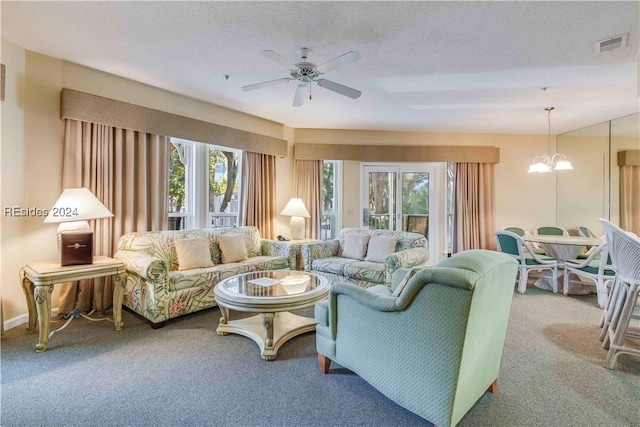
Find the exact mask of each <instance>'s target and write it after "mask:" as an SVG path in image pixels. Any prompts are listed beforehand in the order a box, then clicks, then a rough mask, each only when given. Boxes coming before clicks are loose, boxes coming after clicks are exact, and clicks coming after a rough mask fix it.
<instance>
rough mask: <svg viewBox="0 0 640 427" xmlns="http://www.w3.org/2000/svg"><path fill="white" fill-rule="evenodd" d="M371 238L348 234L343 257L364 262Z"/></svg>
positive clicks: (345, 239) (363, 235) (365, 235)
mask: <svg viewBox="0 0 640 427" xmlns="http://www.w3.org/2000/svg"><path fill="white" fill-rule="evenodd" d="M370 237H371V236H369V235H368V234H347V235H346V237H345V238H344V249H343V250H342V257H343V258H351V259H359V260H363V259H364V256H365V254H366V253H367V244H368V243H369V238H370Z"/></svg>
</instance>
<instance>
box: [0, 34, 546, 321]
mask: <svg viewBox="0 0 640 427" xmlns="http://www.w3.org/2000/svg"><path fill="white" fill-rule="evenodd" d="M2 63H3V64H6V66H7V71H6V73H7V90H6V100H5V101H4V102H3V103H2V150H1V162H2V174H1V177H2V182H1V186H2V195H1V200H2V207H3V208H4V207H6V206H21V207H39V208H43V209H49V208H50V207H51V206H52V205H53V203H54V202H55V200H56V199H57V197H58V196H59V194H60V192H61V191H62V188H61V180H62V177H61V171H62V140H63V126H62V122H61V121H60V116H59V95H60V91H61V89H62V88H63V87H68V88H71V89H75V90H79V91H83V92H87V93H92V94H95V95H100V96H105V97H108V98H112V99H117V100H120V101H124V102H130V103H132V104H137V105H142V106H145V107H149V108H155V109H159V110H162V111H167V112H171V113H176V114H180V115H184V116H187V117H192V118H196V119H200V120H206V121H210V122H213V123H218V124H221V125H224V126H230V127H235V128H237V129H241V130H246V131H249V132H256V133H260V134H264V135H268V136H272V137H275V138H281V139H285V140H287V141H288V142H289V153H290V156H289V157H288V158H282V159H278V160H277V167H278V170H277V177H276V179H277V182H278V188H277V191H276V200H277V204H278V207H277V209H278V211H280V210H281V209H282V208H283V207H284V205H285V204H286V203H287V201H288V200H289V198H290V197H291V196H292V195H293V179H292V178H293V174H292V170H293V158H292V156H291V154H292V152H293V151H292V150H293V141H294V140H295V141H296V142H304V143H345V144H370V145H376V144H403V145H416V144H426V145H488V146H495V147H498V148H500V155H501V162H500V163H499V164H498V165H497V166H496V179H497V183H496V192H497V200H496V210H497V218H496V226H497V227H499V228H501V227H504V226H507V225H521V226H523V227H526V228H533V227H535V226H537V225H542V224H554V223H555V178H554V175H553V174H550V175H543V176H530V175H527V173H526V171H527V168H528V166H529V163H530V161H531V159H532V158H533V157H534V156H535V155H538V154H541V153H543V152H544V150H545V149H546V136H528V135H491V134H456V133H422V132H373V131H339V130H338V131H333V130H308V129H304V130H293V129H290V128H287V127H285V126H283V125H281V124H278V123H274V122H271V121H268V120H262V119H260V118H257V117H254V116H249V115H246V114H243V113H240V112H236V111H231V110H227V109H224V108H221V107H217V106H215V105H211V104H207V103H205V102H202V101H198V100H194V99H191V98H187V97H184V96H181V95H178V94H175V93H171V92H168V91H163V90H160V89H157V88H153V87H151V86H148V85H144V84H140V83H136V82H133V81H130V80H126V79H123V78H120V77H117V76H114V75H110V74H106V73H102V72H99V71H96V70H92V69H89V68H85V67H81V66H78V65H74V64H70V63H67V62H64V61H61V60H58V59H55V58H51V57H47V56H44V55H39V54H35V53H32V52H27V51H25V50H24V49H22V48H20V47H18V46H16V45H14V44H12V43H10V42H7V41H5V40H2ZM343 174H344V175H343V179H344V183H345V185H344V189H343V200H342V203H343V204H342V206H343V217H342V221H343V224H342V225H343V226H344V227H348V226H357V225H358V224H359V212H360V207H359V185H360V184H359V180H360V165H359V162H345V164H344V170H343ZM42 220H43V218H37V217H34V218H8V217H4V216H3V217H2V222H1V226H2V236H1V239H2V240H1V242H2V246H1V249H0V255H1V257H2V258H1V260H0V264H1V270H0V271H1V273H0V274H1V275H2V278H1V280H2V282H1V288H0V289H1V292H2V303H3V316H4V319H5V320H7V321H8V323H7V324H6V326H7V327H12V326H16V325H17V324H20V323H23V322H25V321H26V312H27V310H26V304H25V301H24V295H23V292H22V289H21V286H20V281H19V271H20V268H21V266H23V265H24V264H26V263H29V262H33V261H38V260H48V259H55V258H57V257H58V254H57V250H56V245H55V241H56V237H55V234H56V227H55V225H45V224H44V223H43V222H42ZM288 228H289V219H288V218H286V217H281V216H278V218H277V224H276V232H277V233H278V234H287V233H288ZM52 305H53V307H56V306H57V294H56V293H55V292H54V298H53V304H52Z"/></svg>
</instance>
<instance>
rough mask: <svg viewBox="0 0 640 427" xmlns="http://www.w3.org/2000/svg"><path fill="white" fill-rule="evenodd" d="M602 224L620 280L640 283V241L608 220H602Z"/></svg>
mask: <svg viewBox="0 0 640 427" xmlns="http://www.w3.org/2000/svg"><path fill="white" fill-rule="evenodd" d="M600 223H601V224H602V228H603V230H604V234H605V239H606V241H607V247H608V249H609V255H610V256H611V262H612V264H613V266H614V267H615V269H616V271H617V273H618V278H619V279H620V280H622V281H624V282H626V283H640V239H638V238H637V237H635V236H633V235H632V234H631V233H629V232H627V231H624V230H623V229H621V228H620V227H618V226H617V225H615V224H613V223H611V222H609V221H607V220H606V219H600Z"/></svg>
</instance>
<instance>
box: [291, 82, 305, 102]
mask: <svg viewBox="0 0 640 427" xmlns="http://www.w3.org/2000/svg"><path fill="white" fill-rule="evenodd" d="M306 88H307V87H306V86H305V85H298V88H297V89H296V94H295V96H294V97H293V106H294V107H301V106H303V105H304V99H305V98H306V97H307V93H306V92H307V91H306V90H305V89H306Z"/></svg>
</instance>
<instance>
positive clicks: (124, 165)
mask: <svg viewBox="0 0 640 427" xmlns="http://www.w3.org/2000/svg"><path fill="white" fill-rule="evenodd" d="M168 144H169V142H168V138H167V137H164V136H160V135H151V134H147V133H142V132H137V131H133V130H128V129H120V128H115V127H111V126H105V125H99V124H95V123H88V122H82V121H78V120H72V119H66V120H65V139H64V163H63V180H62V184H63V188H70V187H87V188H88V189H89V190H91V191H92V192H93V193H94V194H95V195H96V197H97V198H98V199H99V200H100V201H102V203H103V204H104V205H105V206H106V207H107V208H109V210H110V211H111V212H112V213H113V215H114V216H113V218H109V219H101V220H95V221H91V227H92V229H93V232H94V236H93V239H94V254H95V255H105V256H112V255H113V253H114V252H115V250H116V247H117V242H118V238H119V237H120V236H121V235H122V234H124V233H128V232H131V231H151V230H163V229H166V228H167V221H168V213H167V195H168V169H169V145H168ZM92 291H93V286H92V281H81V282H73V283H66V284H64V285H63V286H62V287H61V294H60V305H59V313H60V314H66V313H70V312H71V311H72V310H73V309H77V310H80V311H84V312H86V311H89V310H90V309H91V306H92V294H93V292H92ZM112 297H113V288H112V287H111V284H110V281H107V283H106V284H105V290H104V301H103V304H104V307H105V308H106V307H110V306H111V299H112Z"/></svg>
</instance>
